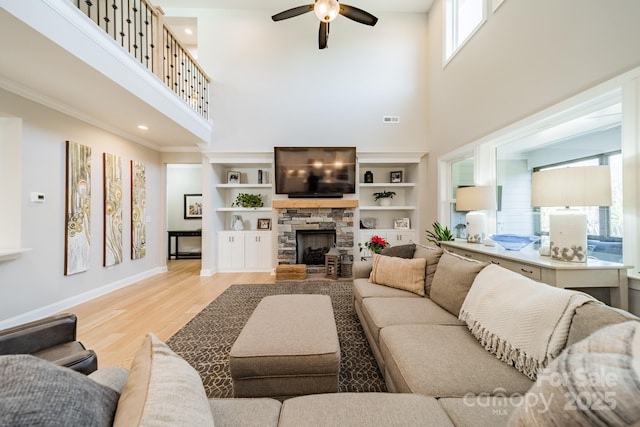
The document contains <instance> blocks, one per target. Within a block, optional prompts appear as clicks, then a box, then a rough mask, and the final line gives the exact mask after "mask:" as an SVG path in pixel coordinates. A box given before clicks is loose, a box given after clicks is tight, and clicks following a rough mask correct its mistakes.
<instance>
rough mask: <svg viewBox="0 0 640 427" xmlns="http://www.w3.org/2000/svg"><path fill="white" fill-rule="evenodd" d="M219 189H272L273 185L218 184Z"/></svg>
mask: <svg viewBox="0 0 640 427" xmlns="http://www.w3.org/2000/svg"><path fill="white" fill-rule="evenodd" d="M216 187H217V188H272V187H273V184H218V185H216Z"/></svg>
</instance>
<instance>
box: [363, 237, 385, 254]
mask: <svg viewBox="0 0 640 427" xmlns="http://www.w3.org/2000/svg"><path fill="white" fill-rule="evenodd" d="M387 246H391V245H390V244H389V242H387V241H386V240H385V239H383V238H382V237H380V236H372V237H371V239H370V240H369V241H368V242H364V243H358V247H359V248H360V252H362V250H363V249H367V250H369V251H371V252H373V253H376V254H379V253H381V252H382V250H383V249H384V248H386V247H387Z"/></svg>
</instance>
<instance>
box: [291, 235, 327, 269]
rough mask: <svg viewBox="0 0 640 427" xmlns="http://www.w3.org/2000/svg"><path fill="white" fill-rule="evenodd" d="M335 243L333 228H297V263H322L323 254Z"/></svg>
mask: <svg viewBox="0 0 640 427" xmlns="http://www.w3.org/2000/svg"><path fill="white" fill-rule="evenodd" d="M335 243H336V231H335V230H297V231H296V262H297V264H307V265H316V266H317V265H324V255H325V254H326V253H327V252H329V250H330V249H331V248H332V247H333V246H334V245H335Z"/></svg>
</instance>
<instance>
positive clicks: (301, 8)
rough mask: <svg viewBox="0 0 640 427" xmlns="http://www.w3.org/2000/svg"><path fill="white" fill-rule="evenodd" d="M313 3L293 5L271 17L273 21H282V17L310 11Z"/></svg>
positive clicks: (290, 16) (285, 17)
mask: <svg viewBox="0 0 640 427" xmlns="http://www.w3.org/2000/svg"><path fill="white" fill-rule="evenodd" d="M313 6H314V5H313V4H307V5H304V6H298V7H294V8H292V9H288V10H285V11H284V12H280V13H276V14H275V15H273V16H272V17H271V19H273V20H274V21H282V20H283V19H289V18H293V17H295V16H298V15H302V14H303V13H307V12H311V11H312V10H313Z"/></svg>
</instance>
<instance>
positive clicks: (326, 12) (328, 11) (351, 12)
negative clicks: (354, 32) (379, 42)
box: [271, 0, 378, 49]
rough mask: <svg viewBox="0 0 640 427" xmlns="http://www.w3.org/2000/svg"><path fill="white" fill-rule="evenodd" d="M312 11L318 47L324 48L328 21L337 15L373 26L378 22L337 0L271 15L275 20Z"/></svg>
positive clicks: (370, 15)
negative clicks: (317, 20) (316, 20)
mask: <svg viewBox="0 0 640 427" xmlns="http://www.w3.org/2000/svg"><path fill="white" fill-rule="evenodd" d="M312 10H313V12H314V13H315V14H316V16H317V17H318V19H319V20H320V30H319V33H318V48H319V49H325V48H326V47H327V43H328V41H329V23H330V22H331V21H333V20H334V19H335V18H337V17H338V15H342V16H344V17H346V18H349V19H351V20H352V21H356V22H358V23H360V24H365V25H370V26H374V25H376V22H378V18H376V17H375V16H373V15H372V14H370V13H369V12H366V11H364V10H362V9H358V8H357V7H353V6H349V5H346V4H340V3H339V2H338V0H316V2H315V3H314V4H307V5H304V6H297V7H294V8H292V9H288V10H285V11H283V12H280V13H277V14H275V15H273V16H272V17H271V19H273V20H274V21H275V22H277V21H282V20H283V19H289V18H293V17H296V16H298V15H302V14H304V13H307V12H311V11H312Z"/></svg>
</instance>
